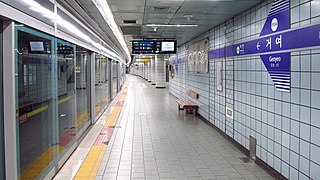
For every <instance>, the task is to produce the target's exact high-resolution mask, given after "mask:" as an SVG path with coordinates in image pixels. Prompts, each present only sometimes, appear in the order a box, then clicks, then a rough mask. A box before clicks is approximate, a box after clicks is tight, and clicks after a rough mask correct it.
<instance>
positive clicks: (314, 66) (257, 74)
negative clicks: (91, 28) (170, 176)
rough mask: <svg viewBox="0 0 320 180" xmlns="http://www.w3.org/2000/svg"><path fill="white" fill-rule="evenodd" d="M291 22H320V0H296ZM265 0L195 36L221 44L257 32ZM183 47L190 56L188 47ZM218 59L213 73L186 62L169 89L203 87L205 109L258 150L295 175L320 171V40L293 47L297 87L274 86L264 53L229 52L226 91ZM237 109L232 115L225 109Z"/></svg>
mask: <svg viewBox="0 0 320 180" xmlns="http://www.w3.org/2000/svg"><path fill="white" fill-rule="evenodd" d="M290 3H291V7H290V8H291V28H297V27H303V26H308V24H315V23H320V1H316V0H314V1H310V0H291V2H290ZM271 6H272V1H271V0H267V1H264V2H263V3H261V4H259V5H257V6H255V7H253V8H251V9H249V10H248V11H246V12H243V13H242V14H240V15H238V16H236V17H234V18H232V19H230V20H228V21H226V22H224V23H223V24H221V25H219V26H217V27H215V28H214V29H212V30H211V31H209V32H207V33H206V34H204V35H203V37H199V38H197V39H201V38H205V37H208V38H209V43H210V47H209V49H217V48H221V47H224V46H227V45H229V44H232V43H238V42H241V41H246V40H250V39H254V38H256V37H259V34H260V32H261V29H262V27H263V25H264V22H265V20H266V18H267V15H268V12H269V10H270V9H271ZM194 42H196V40H194ZM191 43H192V42H190V43H188V44H185V45H182V46H181V47H179V49H178V54H177V56H178V57H184V56H186V53H187V47H188V45H189V44H191ZM215 67H216V61H215V60H210V64H209V73H208V74H199V73H190V72H188V67H187V65H186V64H179V65H178V72H176V74H175V77H174V78H172V79H170V92H171V93H172V94H173V95H175V96H176V97H178V98H188V96H187V95H186V92H187V90H189V89H191V90H194V91H196V92H198V93H199V94H200V98H199V99H198V101H197V102H196V103H198V104H199V106H200V109H199V114H200V115H202V116H203V117H205V118H206V119H207V120H209V121H210V122H211V123H212V124H214V125H215V126H217V127H218V128H220V129H221V130H222V131H223V132H225V133H226V134H227V135H228V136H230V137H232V138H233V139H234V140H236V141H237V142H239V143H240V144H242V145H243V146H244V147H245V148H247V149H248V148H249V136H253V137H255V138H256V139H257V156H258V157H259V158H260V159H262V160H263V161H265V162H266V163H267V164H268V165H270V166H271V167H273V168H274V169H275V170H276V171H278V172H279V173H281V174H282V175H283V176H285V177H287V178H289V179H320V48H319V49H310V50H304V51H294V52H291V92H290V93H287V92H280V91H278V90H276V88H275V87H274V85H273V82H272V80H271V78H270V76H269V74H268V72H267V70H266V68H265V66H264V65H263V63H262V61H261V59H260V57H259V56H246V57H233V58H227V59H224V60H223V91H222V92H219V91H217V90H216V79H215V78H216V74H215V73H216V72H215ZM226 107H229V108H233V109H234V120H231V119H229V118H227V117H226V116H225V111H226Z"/></svg>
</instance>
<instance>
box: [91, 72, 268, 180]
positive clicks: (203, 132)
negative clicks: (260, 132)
mask: <svg viewBox="0 0 320 180" xmlns="http://www.w3.org/2000/svg"><path fill="white" fill-rule="evenodd" d="M130 79H131V82H130V88H129V91H128V94H127V98H126V102H125V106H123V110H122V114H121V116H120V117H121V118H120V119H119V120H118V124H117V127H120V126H121V128H115V131H114V134H113V136H112V138H111V141H110V143H109V146H108V150H107V154H106V155H105V157H104V159H103V163H102V165H101V167H100V170H103V169H104V173H102V171H99V175H102V174H103V175H104V176H103V177H102V176H99V177H97V178H101V177H102V178H103V179H108V178H109V179H112V178H113V179H116V178H118V179H128V178H129V179H130V178H131V179H146V180H160V179H189V180H202V179H259V178H260V179H272V177H271V176H269V175H268V174H267V173H266V172H265V171H263V170H262V169H261V168H259V167H258V166H256V165H255V164H254V163H251V164H250V163H248V164H244V163H243V162H242V161H241V160H239V157H243V156H244V155H243V154H242V153H241V152H240V151H238V150H237V149H236V148H235V147H234V146H233V145H232V144H230V143H229V142H228V141H227V140H226V139H224V138H223V137H222V136H221V135H220V134H219V133H218V132H217V131H216V130H214V129H213V128H211V127H210V126H208V125H207V124H205V123H204V122H203V121H201V120H200V119H198V118H197V117H193V116H185V114H184V113H183V112H178V110H177V104H176V103H175V98H174V97H173V96H172V95H169V93H168V89H156V88H155V87H154V86H151V85H149V84H148V83H146V81H144V80H142V79H140V78H138V77H134V76H130ZM141 84H145V85H146V87H147V88H143V86H142V85H141ZM101 173H102V174H101Z"/></svg>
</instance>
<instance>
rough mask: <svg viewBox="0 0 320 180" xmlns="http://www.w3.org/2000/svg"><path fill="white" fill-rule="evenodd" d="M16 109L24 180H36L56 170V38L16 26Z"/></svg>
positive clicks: (21, 172)
mask: <svg viewBox="0 0 320 180" xmlns="http://www.w3.org/2000/svg"><path fill="white" fill-rule="evenodd" d="M15 49H16V67H15V69H16V74H18V76H16V106H17V110H18V113H17V115H18V116H17V124H18V127H19V128H18V131H17V132H18V135H17V137H18V140H17V142H18V144H19V147H18V152H19V153H18V160H19V163H18V164H19V169H18V170H19V175H20V179H35V178H37V177H39V176H41V175H42V174H45V171H46V170H48V169H51V168H53V167H54V164H53V160H54V158H55V157H56V155H57V153H56V150H57V149H56V146H55V144H56V142H57V141H56V138H55V135H54V134H55V132H54V130H55V125H54V123H53V122H54V118H55V115H54V114H55V113H54V111H55V99H54V93H53V88H52V87H53V77H54V72H55V71H54V69H53V67H54V60H53V38H52V37H51V36H48V35H46V34H43V33H40V32H38V31H35V30H33V29H30V28H27V27H25V26H23V25H16V43H15Z"/></svg>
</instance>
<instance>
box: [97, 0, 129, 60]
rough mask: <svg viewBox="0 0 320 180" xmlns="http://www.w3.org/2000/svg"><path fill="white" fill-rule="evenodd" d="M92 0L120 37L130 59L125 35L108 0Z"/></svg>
mask: <svg viewBox="0 0 320 180" xmlns="http://www.w3.org/2000/svg"><path fill="white" fill-rule="evenodd" d="M91 1H92V2H93V3H94V4H95V6H96V7H97V8H98V9H99V11H100V14H101V15H102V16H103V18H104V20H105V21H106V22H107V24H108V25H109V27H110V29H111V30H112V32H113V33H114V35H115V36H116V38H117V39H118V41H119V43H120V45H121V46H122V48H123V50H124V51H125V52H126V55H127V56H128V60H129V61H130V59H131V58H130V52H129V49H128V46H127V45H126V42H125V40H124V38H123V35H122V34H121V32H120V30H119V28H118V26H117V24H116V22H115V21H114V17H113V14H112V12H111V9H110V7H109V5H108V3H107V1H106V0H91ZM128 63H129V62H128Z"/></svg>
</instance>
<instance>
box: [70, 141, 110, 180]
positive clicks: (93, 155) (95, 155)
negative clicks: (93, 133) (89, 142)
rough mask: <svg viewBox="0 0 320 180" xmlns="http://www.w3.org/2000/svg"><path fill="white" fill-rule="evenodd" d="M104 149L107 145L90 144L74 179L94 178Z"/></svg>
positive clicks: (85, 179)
mask: <svg viewBox="0 0 320 180" xmlns="http://www.w3.org/2000/svg"><path fill="white" fill-rule="evenodd" d="M106 150H107V145H103V146H92V148H91V149H90V151H89V153H88V155H87V157H86V158H85V160H84V161H83V163H82V165H81V167H80V169H79V170H78V172H77V174H76V176H75V177H74V179H75V180H82V179H83V180H87V179H95V177H96V174H97V172H98V170H99V167H100V164H101V162H102V159H103V156H104V154H105V152H106Z"/></svg>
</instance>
